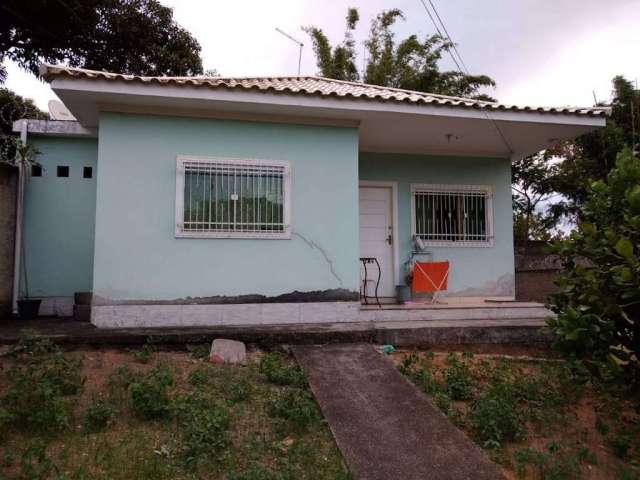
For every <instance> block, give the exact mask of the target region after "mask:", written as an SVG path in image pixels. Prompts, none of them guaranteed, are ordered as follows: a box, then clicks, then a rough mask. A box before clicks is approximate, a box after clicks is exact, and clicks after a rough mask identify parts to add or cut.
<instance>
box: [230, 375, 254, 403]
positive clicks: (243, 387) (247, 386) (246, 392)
mask: <svg viewBox="0 0 640 480" xmlns="http://www.w3.org/2000/svg"><path fill="white" fill-rule="evenodd" d="M251 390H252V388H251V383H250V382H249V381H248V380H247V379H246V378H239V379H238V378H235V379H231V381H229V382H227V383H225V386H224V394H225V397H226V398H227V400H229V401H230V402H231V403H238V402H244V401H246V400H248V399H249V398H250V397H251Z"/></svg>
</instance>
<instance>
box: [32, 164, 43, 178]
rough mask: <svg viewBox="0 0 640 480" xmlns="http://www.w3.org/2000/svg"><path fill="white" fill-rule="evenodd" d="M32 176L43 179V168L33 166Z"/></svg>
mask: <svg viewBox="0 0 640 480" xmlns="http://www.w3.org/2000/svg"><path fill="white" fill-rule="evenodd" d="M31 176H32V177H41V176H42V167H41V166H40V165H31Z"/></svg>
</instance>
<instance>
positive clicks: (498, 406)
mask: <svg viewBox="0 0 640 480" xmlns="http://www.w3.org/2000/svg"><path fill="white" fill-rule="evenodd" d="M470 420H471V424H472V426H473V427H474V430H475V432H476V434H477V436H478V438H479V439H480V440H481V441H482V442H483V444H484V445H485V446H486V447H488V448H499V447H500V446H502V444H503V443H504V442H505V441H512V440H517V439H518V438H519V437H521V436H522V434H523V433H524V431H525V430H524V427H523V425H522V420H521V418H520V415H519V414H518V411H517V400H516V398H515V397H514V396H513V394H512V393H511V392H510V391H509V389H508V388H506V387H505V386H503V385H498V386H495V387H493V388H491V389H490V390H489V391H487V392H486V393H484V394H483V395H481V396H480V397H478V399H477V400H476V401H475V402H474V403H473V407H472V409H471V414H470Z"/></svg>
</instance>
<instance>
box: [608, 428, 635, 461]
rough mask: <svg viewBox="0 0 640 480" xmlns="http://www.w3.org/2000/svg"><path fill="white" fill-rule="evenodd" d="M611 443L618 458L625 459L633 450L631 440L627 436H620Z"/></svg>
mask: <svg viewBox="0 0 640 480" xmlns="http://www.w3.org/2000/svg"><path fill="white" fill-rule="evenodd" d="M610 441H611V446H612V447H613V453H615V454H616V456H617V457H620V458H625V457H626V456H627V454H628V453H629V450H630V449H631V439H630V438H629V437H628V436H627V435H622V434H618V435H616V436H615V437H613V438H612V439H611V440H610Z"/></svg>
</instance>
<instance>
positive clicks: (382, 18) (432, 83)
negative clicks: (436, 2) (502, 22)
mask: <svg viewBox="0 0 640 480" xmlns="http://www.w3.org/2000/svg"><path fill="white" fill-rule="evenodd" d="M359 19H360V16H359V14H358V11H357V9H355V8H351V9H349V11H348V13H347V18H346V20H347V28H346V33H345V37H344V39H343V40H342V42H340V43H339V44H336V45H335V46H332V45H331V42H330V41H329V39H328V37H327V36H326V35H325V33H324V32H323V31H322V29H320V28H318V27H314V26H309V27H305V28H304V30H305V31H306V32H307V33H308V34H309V35H310V37H311V41H312V43H313V50H314V53H315V55H316V62H317V65H318V68H319V70H320V74H321V75H322V76H324V77H328V78H334V79H337V80H351V81H356V80H359V79H360V74H359V73H358V68H357V53H356V49H355V41H354V39H353V32H354V30H355V28H356V25H357V23H358V21H359ZM398 20H404V15H403V13H402V11H401V10H399V9H397V8H395V9H391V10H384V11H382V12H380V13H379V14H378V15H377V16H376V17H375V18H374V19H373V20H372V21H371V26H370V29H369V35H368V37H367V40H366V41H365V49H366V65H365V68H364V77H363V78H362V80H363V81H364V82H365V83H370V84H373V85H381V86H386V87H394V88H403V89H407V90H417V91H422V92H429V93H437V94H442V95H454V96H463V97H469V98H477V99H483V100H492V98H491V97H489V96H488V95H486V94H484V93H481V92H480V90H481V89H482V88H483V87H494V86H495V82H494V81H493V80H492V79H491V78H489V77H488V76H486V75H467V74H465V73H463V72H459V71H453V70H452V71H441V70H440V65H439V64H440V61H441V60H442V57H443V56H444V55H445V54H446V53H447V52H448V51H450V50H451V49H452V48H453V44H452V43H451V42H450V41H448V40H445V39H444V38H442V37H441V36H440V35H427V36H426V37H425V38H424V39H420V38H419V37H418V36H417V35H410V36H409V37H407V38H406V39H404V40H401V41H397V40H396V38H395V33H394V32H393V29H392V27H393V26H394V24H395V23H396V22H397V21H398Z"/></svg>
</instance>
